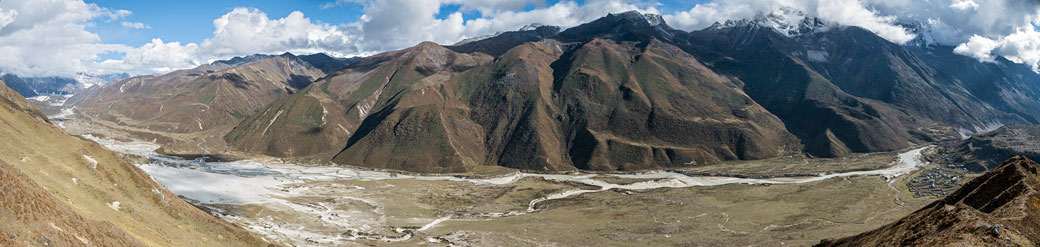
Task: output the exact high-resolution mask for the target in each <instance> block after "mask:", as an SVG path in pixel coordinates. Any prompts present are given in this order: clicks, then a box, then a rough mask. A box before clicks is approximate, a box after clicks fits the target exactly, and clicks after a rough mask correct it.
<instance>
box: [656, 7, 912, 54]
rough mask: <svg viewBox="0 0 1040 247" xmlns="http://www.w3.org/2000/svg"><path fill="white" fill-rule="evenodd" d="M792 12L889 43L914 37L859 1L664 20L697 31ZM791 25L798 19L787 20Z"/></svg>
mask: <svg viewBox="0 0 1040 247" xmlns="http://www.w3.org/2000/svg"><path fill="white" fill-rule="evenodd" d="M781 9H790V10H796V11H797V12H800V14H803V15H805V16H809V17H818V18H820V19H822V20H823V21H826V22H830V23H836V24H840V25H848V26H858V27H862V28H864V29H867V30H870V31H872V32H874V33H876V34H877V35H878V36H881V37H883V38H885V39H888V40H889V41H892V42H895V43H900V44H902V43H905V42H907V41H910V40H912V39H914V38H915V37H916V36H915V35H914V34H912V33H909V32H908V31H907V30H906V29H905V28H903V27H901V26H899V25H896V23H895V22H896V18H895V17H894V16H890V15H885V14H883V13H879V12H878V11H876V10H874V9H873V8H870V7H869V6H867V5H866V4H864V3H863V2H861V1H859V0H775V1H763V0H729V1H716V2H711V3H706V4H698V5H695V6H694V7H693V8H691V9H690V10H688V11H682V12H678V13H674V14H667V15H665V16H664V18H665V20H666V21H667V22H668V23H669V24H670V25H673V26H675V27H677V28H679V29H684V30H688V31H689V30H697V29H702V28H705V27H708V26H710V25H711V24H713V23H715V22H723V21H726V20H740V19H745V18H753V17H755V16H756V15H759V14H761V13H774V14H777V13H778V10H781ZM789 19H791V21H800V19H794V18H789Z"/></svg>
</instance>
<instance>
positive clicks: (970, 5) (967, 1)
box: [950, 0, 979, 10]
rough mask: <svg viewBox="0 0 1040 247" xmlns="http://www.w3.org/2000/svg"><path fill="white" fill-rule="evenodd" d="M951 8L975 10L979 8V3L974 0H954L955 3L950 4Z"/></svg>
mask: <svg viewBox="0 0 1040 247" xmlns="http://www.w3.org/2000/svg"><path fill="white" fill-rule="evenodd" d="M950 8H954V9H957V10H969V9H972V10H975V9H979V4H978V3H975V1H973V0H954V1H953V4H950Z"/></svg>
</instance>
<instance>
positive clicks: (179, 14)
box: [86, 0, 707, 46]
mask: <svg viewBox="0 0 1040 247" xmlns="http://www.w3.org/2000/svg"><path fill="white" fill-rule="evenodd" d="M706 1H707V0H658V1H654V2H649V1H648V4H653V5H656V6H657V8H658V9H660V11H661V12H663V13H672V12H680V11H686V10H689V9H690V8H693V6H695V5H696V4H698V3H704V2H706ZM86 2H87V3H93V4H97V5H98V6H101V7H105V8H110V9H125V10H130V11H131V12H133V14H132V15H130V16H128V17H126V18H125V19H124V20H121V21H112V22H101V23H98V24H97V25H96V26H94V27H88V30H89V31H93V32H95V33H97V34H98V35H99V36H101V39H102V40H103V41H105V42H110V43H119V44H126V45H131V46H140V45H143V44H145V43H148V42H150V41H151V40H152V38H161V39H163V40H164V41H167V42H171V41H177V42H182V43H188V42H196V43H198V42H202V40H204V39H206V38H209V37H211V36H212V35H213V20H214V19H216V18H218V17H220V16H222V15H224V14H226V13H228V12H229V11H231V10H232V9H234V8H236V7H247V8H255V9H259V10H261V11H263V12H265V13H267V14H268V15H269V16H271V17H272V18H280V17H284V16H287V15H289V13H291V12H292V11H300V12H303V14H304V15H305V16H307V17H308V18H310V19H312V20H315V21H320V22H324V23H329V24H334V25H338V24H346V23H353V22H356V21H357V20H358V17H360V16H361V15H362V14H363V9H364V5H362V4H361V3H359V2H358V3H348V4H343V5H339V6H336V7H333V8H328V9H323V8H322V6H324V5H325V4H327V3H330V1H329V0H299V1H284V0H255V1H241V0H208V1H199V0H185V1H128V0H87V1H86ZM558 2H559V0H547V1H544V3H537V4H528V6H527V7H525V8H524V10H532V9H536V8H543V7H545V6H551V5H553V4H556V3H558ZM575 2H577V3H578V4H584V2H585V1H584V0H577V1H575ZM461 7H462V4H445V5H442V6H441V7H440V11H439V13H438V14H437V15H436V17H437V18H438V19H443V18H446V17H447V16H448V15H449V14H451V13H454V12H456V11H459V10H460V8H461ZM462 13H463V18H464V19H465V20H472V19H474V18H480V17H483V16H482V15H481V13H480V12H479V11H475V10H468V11H463V12H462ZM122 21H128V22H138V23H143V24H145V25H148V26H149V27H150V28H148V29H132V28H126V27H124V26H122V25H121V23H122Z"/></svg>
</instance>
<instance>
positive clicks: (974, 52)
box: [953, 35, 1000, 61]
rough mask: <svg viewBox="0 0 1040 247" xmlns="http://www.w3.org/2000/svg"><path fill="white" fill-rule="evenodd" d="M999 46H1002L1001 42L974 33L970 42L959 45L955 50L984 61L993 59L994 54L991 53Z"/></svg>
mask: <svg viewBox="0 0 1040 247" xmlns="http://www.w3.org/2000/svg"><path fill="white" fill-rule="evenodd" d="M998 46H1000V42H998V41H996V40H992V39H989V38H986V37H982V36H978V35H974V36H971V39H969V40H968V42H965V43H963V44H960V45H957V47H956V48H954V49H953V52H956V53H957V54H961V55H965V56H970V57H974V58H978V59H979V60H982V61H993V55H992V54H990V53H991V52H992V51H993V49H996V48H997V47H998Z"/></svg>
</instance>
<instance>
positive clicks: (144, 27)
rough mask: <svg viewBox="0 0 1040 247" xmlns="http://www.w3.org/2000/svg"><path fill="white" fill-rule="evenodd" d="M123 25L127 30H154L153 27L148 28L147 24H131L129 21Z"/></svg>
mask: <svg viewBox="0 0 1040 247" xmlns="http://www.w3.org/2000/svg"><path fill="white" fill-rule="evenodd" d="M122 25H123V27H126V28H133V29H152V27H151V26H148V25H147V24H144V23H140V22H129V21H124V22H123V23H122Z"/></svg>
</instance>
